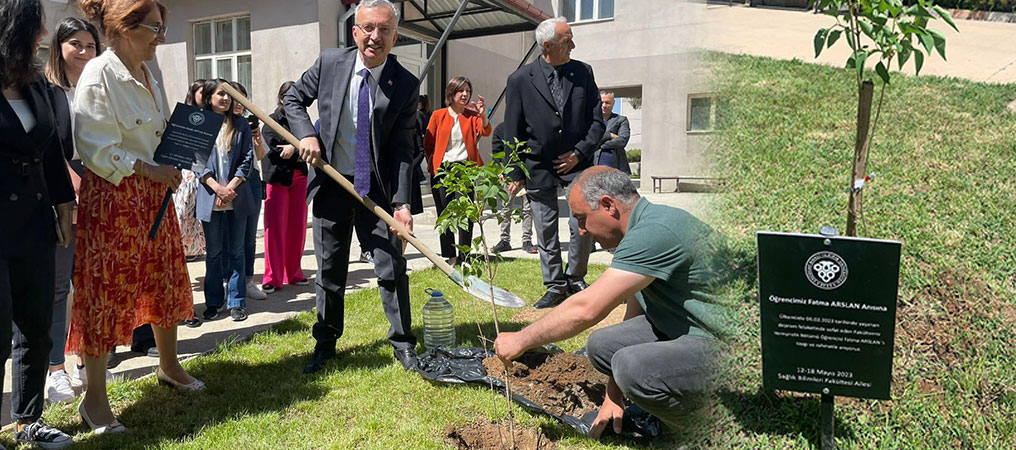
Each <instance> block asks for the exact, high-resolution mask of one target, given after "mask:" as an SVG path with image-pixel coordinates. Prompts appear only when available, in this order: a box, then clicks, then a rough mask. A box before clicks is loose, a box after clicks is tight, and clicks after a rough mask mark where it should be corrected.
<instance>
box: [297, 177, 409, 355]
mask: <svg viewBox="0 0 1016 450" xmlns="http://www.w3.org/2000/svg"><path fill="white" fill-rule="evenodd" d="M347 178H349V179H350V182H352V178H351V177H347ZM369 196H370V198H371V199H372V200H374V202H376V203H377V204H378V205H381V206H382V207H387V208H388V209H389V211H390V201H389V200H388V199H386V198H384V194H383V193H382V192H381V187H380V186H379V185H378V183H377V180H372V182H371V193H370V195H369ZM313 216H314V218H313V226H314V256H315V257H316V258H317V265H318V272H317V283H316V293H317V319H318V320H317V323H315V324H314V328H313V330H312V334H313V336H314V339H316V340H317V348H318V349H332V348H335V341H336V340H338V338H339V337H341V336H342V332H343V322H344V319H345V294H346V277H347V275H348V272H349V246H350V242H351V240H352V237H353V227H354V224H355V225H356V226H362V227H367V229H369V230H371V232H370V233H369V235H368V236H367V239H366V241H365V242H361V243H360V245H361V246H362V249H363V250H364V251H369V252H371V253H372V254H373V255H374V273H375V274H376V275H377V278H378V290H379V291H380V292H381V305H382V307H383V308H384V313H385V317H387V318H388V323H389V324H390V327H389V328H388V342H390V343H391V344H392V346H393V347H395V348H396V349H407V348H410V349H411V348H415V347H416V336H414V335H413V332H412V330H411V329H410V326H411V324H412V321H411V318H410V305H409V277H408V276H407V275H406V259H405V258H404V257H403V256H402V244H401V243H400V242H399V239H398V237H396V235H395V233H392V232H390V231H389V230H388V224H386V223H385V222H384V221H382V220H381V219H379V218H378V217H377V216H375V215H374V214H373V213H372V212H370V211H368V210H367V208H365V207H364V206H363V205H362V204H361V203H360V202H359V200H356V199H355V198H353V196H352V195H350V194H349V193H347V192H346V191H345V189H343V188H342V187H341V186H339V185H338V184H337V183H335V182H334V181H332V180H331V179H328V180H325V181H324V182H323V183H321V187H320V189H319V190H318V192H317V194H316V195H315V196H314V203H313Z"/></svg>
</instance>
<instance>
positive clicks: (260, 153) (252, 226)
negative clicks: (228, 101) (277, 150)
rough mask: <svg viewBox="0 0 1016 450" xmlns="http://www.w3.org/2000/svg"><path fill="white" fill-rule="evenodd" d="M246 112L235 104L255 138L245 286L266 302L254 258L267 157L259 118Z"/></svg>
mask: <svg viewBox="0 0 1016 450" xmlns="http://www.w3.org/2000/svg"><path fill="white" fill-rule="evenodd" d="M229 85H230V86H232V87H233V89H236V90H237V92H239V93H241V94H243V96H244V97H248V95H247V88H245V87H244V86H243V85H242V84H240V83H237V82H235V81H231V82H229ZM245 112H247V110H246V108H244V107H243V105H242V104H241V103H240V102H238V101H234V102H233V115H234V116H236V117H239V118H241V119H244V120H246V121H247V124H248V125H249V126H250V127H251V130H250V132H251V137H252V138H253V142H252V143H251V145H252V147H251V148H252V149H253V152H254V159H252V160H251V164H250V177H248V178H247V182H246V183H244V184H246V185H247V188H248V189H250V193H251V202H252V203H253V204H254V209H253V212H252V213H251V214H250V215H248V216H247V231H245V232H244V238H243V269H244V270H243V273H244V274H245V275H246V277H247V280H246V282H245V283H244V285H245V286H246V287H247V298H252V299H254V300H264V299H266V298H268V296H267V295H265V292H263V291H262V290H261V289H259V288H258V284H257V283H255V282H254V257H255V256H256V255H257V241H258V220H259V219H260V218H261V202H262V201H263V200H264V198H265V195H264V194H265V191H264V190H265V187H264V186H263V185H262V183H261V171H260V170H258V163H259V162H260V161H261V160H262V159H264V157H265V148H264V145H263V144H264V142H263V141H262V139H261V129H259V128H258V127H257V117H254V116H251V117H247V116H244V113H245ZM252 120H253V122H252Z"/></svg>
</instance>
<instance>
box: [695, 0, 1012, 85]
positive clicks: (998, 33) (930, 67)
mask: <svg viewBox="0 0 1016 450" xmlns="http://www.w3.org/2000/svg"><path fill="white" fill-rule="evenodd" d="M701 7H702V8H703V9H704V12H698V13H696V18H697V19H698V20H697V21H696V22H695V23H694V24H692V25H690V26H691V30H689V31H688V33H687V34H686V35H689V36H694V37H695V39H696V42H695V43H693V44H694V45H695V46H697V47H700V48H703V49H706V50H715V51H720V52H726V53H735V54H739V53H743V54H748V55H756V56H768V57H772V58H777V59H793V58H797V59H799V60H801V61H803V62H807V63H822V64H829V65H833V66H837V67H843V65H844V64H845V63H846V61H847V56H848V55H849V53H850V48H849V47H848V46H847V44H846V42H845V41H843V40H842V39H840V41H839V42H837V43H836V44H834V45H833V47H832V48H829V49H826V50H823V51H822V56H820V57H819V58H818V59H816V58H815V49H814V44H813V39H814V37H815V33H816V32H817V31H818V29H819V28H828V27H830V26H832V25H833V24H834V23H835V20H834V19H833V18H832V17H830V16H827V15H824V14H815V13H813V12H810V11H802V10H800V9H788V8H767V7H754V8H752V7H747V6H743V5H740V4H735V5H734V6H727V5H725V4H724V5H716V4H711V5H708V6H707V5H701ZM956 27H957V28H959V30H960V31H959V32H958V33H957V32H956V31H954V30H953V29H952V28H950V27H949V25H948V24H946V23H945V21H942V20H934V21H932V22H931V28H933V29H936V30H938V31H941V32H942V34H943V35H944V36H945V40H946V51H945V55H946V57H947V58H948V59H947V60H946V61H943V60H942V58H941V57H940V56H939V55H938V54H937V53H936V54H935V55H933V56H930V57H926V58H925V59H924V66H923V68H922V69H921V74H922V75H940V76H952V77H958V78H965V79H968V80H972V81H981V82H992V83H1014V82H1016V52H1013V48H1014V47H1013V43H1014V42H1016V24H1011V23H1004V22H984V21H976V20H957V21H956ZM869 62H870V63H871V66H872V67H874V61H871V60H869ZM904 67H905V70H904V72H906V73H908V74H911V75H913V73H914V64H913V61H909V62H908V63H907V64H906V66H904ZM897 69H898V66H897V65H896V63H895V62H894V63H893V65H892V67H891V68H890V70H897Z"/></svg>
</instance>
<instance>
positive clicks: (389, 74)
mask: <svg viewBox="0 0 1016 450" xmlns="http://www.w3.org/2000/svg"><path fill="white" fill-rule="evenodd" d="M394 63H395V61H394V60H393V59H391V58H389V59H388V62H387V63H386V64H385V69H384V70H382V71H381V77H380V78H379V79H378V81H377V92H375V93H374V110H373V111H372V114H371V128H370V130H371V133H370V134H371V141H372V142H373V143H374V145H373V147H374V159H375V161H376V160H377V157H378V150H379V149H380V147H381V136H383V135H386V134H387V129H386V128H385V122H386V121H387V117H385V116H386V113H387V112H388V105H389V104H390V103H391V99H392V98H394V97H395V92H396V89H397V88H398V85H397V84H396V83H395V80H394V78H395V64H394Z"/></svg>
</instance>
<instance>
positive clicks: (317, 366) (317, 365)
mask: <svg viewBox="0 0 1016 450" xmlns="http://www.w3.org/2000/svg"><path fill="white" fill-rule="evenodd" d="M329 359H335V350H334V349H326V350H320V349H315V350H314V354H313V355H311V357H310V360H308V361H307V365H305V366H303V373H314V372H317V371H319V370H321V368H322V367H324V365H325V362H326V361H328V360H329Z"/></svg>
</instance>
